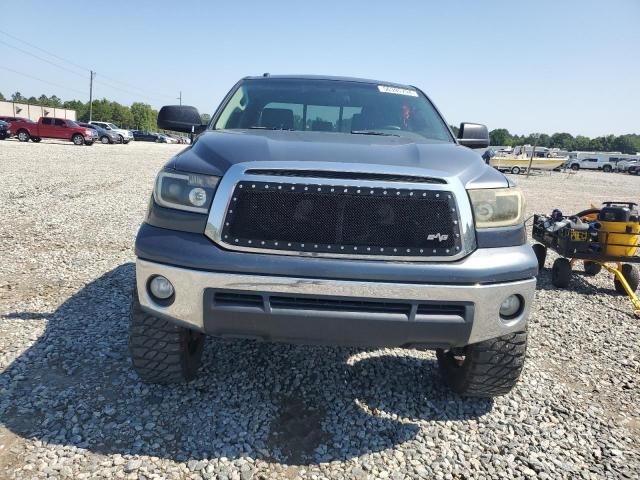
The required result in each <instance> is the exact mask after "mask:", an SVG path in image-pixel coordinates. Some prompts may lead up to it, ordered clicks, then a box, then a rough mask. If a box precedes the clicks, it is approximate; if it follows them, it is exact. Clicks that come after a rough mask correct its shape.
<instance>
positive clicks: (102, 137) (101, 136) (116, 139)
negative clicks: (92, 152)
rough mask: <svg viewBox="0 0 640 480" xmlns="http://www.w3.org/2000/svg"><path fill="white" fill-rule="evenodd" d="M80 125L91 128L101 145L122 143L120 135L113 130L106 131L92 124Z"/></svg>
mask: <svg viewBox="0 0 640 480" xmlns="http://www.w3.org/2000/svg"><path fill="white" fill-rule="evenodd" d="M78 125H80V126H82V127H87V128H90V129H91V130H93V131H94V132H95V134H96V135H95V136H96V141H98V140H99V141H100V142H101V143H104V144H107V143H120V135H119V134H118V133H116V132H114V131H113V130H105V129H104V128H102V127H99V126H98V125H93V124H91V123H84V122H78Z"/></svg>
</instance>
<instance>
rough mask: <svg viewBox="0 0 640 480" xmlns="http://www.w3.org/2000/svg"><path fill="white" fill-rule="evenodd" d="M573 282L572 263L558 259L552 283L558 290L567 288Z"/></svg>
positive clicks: (552, 273) (554, 266)
mask: <svg viewBox="0 0 640 480" xmlns="http://www.w3.org/2000/svg"><path fill="white" fill-rule="evenodd" d="M570 280H571V263H570V262H569V260H567V259H566V258H558V259H556V261H555V262H553V269H552V270H551V283H553V284H554V285H555V286H556V287H558V288H567V287H568V286H569V281H570Z"/></svg>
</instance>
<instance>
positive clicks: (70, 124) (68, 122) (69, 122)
mask: <svg viewBox="0 0 640 480" xmlns="http://www.w3.org/2000/svg"><path fill="white" fill-rule="evenodd" d="M67 124H68V125H69V126H70V127H79V126H80V125H78V124H77V123H76V122H74V121H73V120H67Z"/></svg>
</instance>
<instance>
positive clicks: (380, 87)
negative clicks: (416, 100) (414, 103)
mask: <svg viewBox="0 0 640 480" xmlns="http://www.w3.org/2000/svg"><path fill="white" fill-rule="evenodd" d="M378 90H380V91H381V92H383V93H394V94H396V95H407V96H409V97H417V96H418V92H416V91H415V90H408V89H406V88H398V87H387V86H386V85H378Z"/></svg>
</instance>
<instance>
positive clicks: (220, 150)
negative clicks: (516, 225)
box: [167, 130, 509, 188]
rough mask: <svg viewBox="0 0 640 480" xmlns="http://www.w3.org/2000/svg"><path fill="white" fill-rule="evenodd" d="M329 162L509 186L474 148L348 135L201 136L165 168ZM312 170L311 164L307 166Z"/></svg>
mask: <svg viewBox="0 0 640 480" xmlns="http://www.w3.org/2000/svg"><path fill="white" fill-rule="evenodd" d="M256 161H268V162H281V163H283V167H285V168H286V162H301V161H302V162H309V163H313V162H324V163H327V162H330V163H335V164H336V170H340V165H341V164H345V163H350V164H358V165H362V171H363V172H366V171H367V165H376V166H380V165H383V166H385V167H386V169H388V170H389V173H394V174H408V172H409V171H410V172H411V173H410V174H411V175H420V173H421V172H424V175H425V176H430V177H432V176H440V177H455V178H457V179H459V180H460V181H461V183H462V184H463V185H464V186H465V188H499V187H506V186H509V182H508V180H507V179H506V177H505V176H504V175H503V174H501V173H500V172H498V171H497V170H495V169H493V168H491V167H489V166H488V165H486V164H485V163H484V161H483V160H482V158H481V157H480V155H478V154H477V153H476V152H474V151H473V150H470V149H468V148H466V147H462V146H460V145H457V144H455V143H434V142H429V141H428V140H426V139H425V140H416V139H414V138H408V137H396V136H377V135H347V134H343V133H331V132H296V131H282V130H216V131H208V132H205V133H203V134H201V135H200V136H199V137H198V138H197V139H196V140H195V141H194V143H193V145H191V146H190V147H187V148H186V149H185V150H183V151H182V152H180V153H179V154H178V155H176V156H175V157H174V158H173V159H171V160H170V161H169V163H168V164H167V168H173V169H176V170H181V171H186V172H192V173H201V174H205V175H216V176H222V175H224V173H225V172H226V171H227V170H228V169H229V167H231V166H232V165H235V164H237V163H244V162H256ZM310 167H311V165H310Z"/></svg>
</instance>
